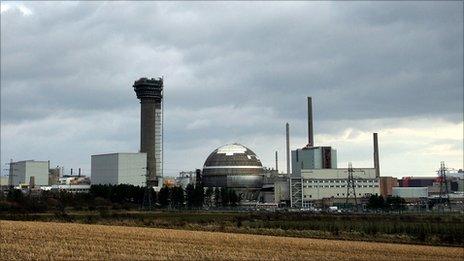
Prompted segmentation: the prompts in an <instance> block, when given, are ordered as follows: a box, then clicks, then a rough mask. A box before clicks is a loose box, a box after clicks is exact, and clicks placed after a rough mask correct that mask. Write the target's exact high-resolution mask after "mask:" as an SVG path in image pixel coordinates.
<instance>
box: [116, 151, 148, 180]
mask: <svg viewBox="0 0 464 261" xmlns="http://www.w3.org/2000/svg"><path fill="white" fill-rule="evenodd" d="M118 155H119V158H118V170H119V172H118V183H119V184H131V185H134V186H145V181H146V174H147V169H146V166H147V154H146V153H119V154H118Z"/></svg>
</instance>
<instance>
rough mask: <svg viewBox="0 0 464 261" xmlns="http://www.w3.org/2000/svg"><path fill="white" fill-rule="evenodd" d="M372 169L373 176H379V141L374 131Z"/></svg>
mask: <svg viewBox="0 0 464 261" xmlns="http://www.w3.org/2000/svg"><path fill="white" fill-rule="evenodd" d="M374 169H375V177H376V178H378V177H380V164H379V141H378V139H377V133H374Z"/></svg>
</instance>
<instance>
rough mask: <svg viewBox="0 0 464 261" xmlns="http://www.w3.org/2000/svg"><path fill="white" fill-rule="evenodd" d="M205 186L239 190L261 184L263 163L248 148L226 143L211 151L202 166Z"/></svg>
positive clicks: (258, 186) (259, 186) (256, 187)
mask: <svg viewBox="0 0 464 261" xmlns="http://www.w3.org/2000/svg"><path fill="white" fill-rule="evenodd" d="M202 182H203V185H204V186H205V187H226V188H233V189H235V190H238V191H241V190H242V189H245V190H248V191H250V190H253V189H260V188H261V187H262V186H263V165H262V164H261V161H260V160H259V158H258V157H257V156H256V154H255V153H254V152H253V151H252V150H250V149H249V148H247V147H245V146H243V145H241V144H238V143H234V144H228V145H224V146H222V147H219V148H218V149H216V150H215V151H213V152H212V153H211V154H210V155H209V157H208V158H207V159H206V161H205V164H204V166H203V174H202Z"/></svg>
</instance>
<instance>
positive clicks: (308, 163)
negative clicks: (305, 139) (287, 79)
mask: <svg viewBox="0 0 464 261" xmlns="http://www.w3.org/2000/svg"><path fill="white" fill-rule="evenodd" d="M333 168H337V150H336V149H333V148H332V147H329V146H322V147H305V148H303V149H297V150H293V151H292V175H293V176H300V174H301V170H302V169H333Z"/></svg>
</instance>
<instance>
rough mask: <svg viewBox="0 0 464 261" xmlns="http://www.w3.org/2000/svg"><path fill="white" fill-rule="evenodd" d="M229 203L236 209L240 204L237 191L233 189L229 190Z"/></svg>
mask: <svg viewBox="0 0 464 261" xmlns="http://www.w3.org/2000/svg"><path fill="white" fill-rule="evenodd" d="M229 202H230V205H231V206H232V207H236V206H237V205H238V204H239V202H240V199H239V197H238V196H237V193H235V190H233V189H230V190H229Z"/></svg>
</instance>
